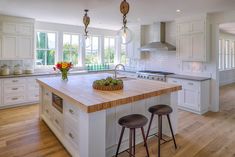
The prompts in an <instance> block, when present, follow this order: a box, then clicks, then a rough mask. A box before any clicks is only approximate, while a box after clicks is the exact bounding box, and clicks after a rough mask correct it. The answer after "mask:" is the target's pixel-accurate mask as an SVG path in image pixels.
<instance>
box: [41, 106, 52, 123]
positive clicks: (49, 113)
mask: <svg viewBox="0 0 235 157" xmlns="http://www.w3.org/2000/svg"><path fill="white" fill-rule="evenodd" d="M43 114H44V115H45V116H46V117H47V118H48V119H50V120H53V113H52V110H51V107H50V106H49V105H45V104H44V105H43Z"/></svg>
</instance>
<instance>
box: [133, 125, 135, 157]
mask: <svg viewBox="0 0 235 157" xmlns="http://www.w3.org/2000/svg"><path fill="white" fill-rule="evenodd" d="M133 133H134V136H133V155H134V156H135V129H133Z"/></svg>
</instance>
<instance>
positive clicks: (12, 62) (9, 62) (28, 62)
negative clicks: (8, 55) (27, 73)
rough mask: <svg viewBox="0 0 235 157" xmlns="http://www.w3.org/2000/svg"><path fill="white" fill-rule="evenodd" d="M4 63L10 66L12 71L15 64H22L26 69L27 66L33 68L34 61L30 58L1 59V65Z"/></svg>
mask: <svg viewBox="0 0 235 157" xmlns="http://www.w3.org/2000/svg"><path fill="white" fill-rule="evenodd" d="M3 65H7V66H9V67H10V69H11V71H12V70H13V69H14V66H15V65H20V66H21V67H22V69H25V68H26V67H32V68H33V66H34V62H33V60H32V59H28V60H0V67H1V66H3Z"/></svg>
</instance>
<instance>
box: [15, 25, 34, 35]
mask: <svg viewBox="0 0 235 157" xmlns="http://www.w3.org/2000/svg"><path fill="white" fill-rule="evenodd" d="M17 31H18V33H19V34H20V35H33V26H32V25H30V24H19V25H18V27H17Z"/></svg>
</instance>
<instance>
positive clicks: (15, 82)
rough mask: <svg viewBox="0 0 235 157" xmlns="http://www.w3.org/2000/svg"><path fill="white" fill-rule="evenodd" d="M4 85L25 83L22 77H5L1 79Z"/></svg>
mask: <svg viewBox="0 0 235 157" xmlns="http://www.w3.org/2000/svg"><path fill="white" fill-rule="evenodd" d="M3 84H4V85H6V84H7V85H22V84H25V79H22V78H20V79H19V78H14V79H7V80H4V81H3Z"/></svg>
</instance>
